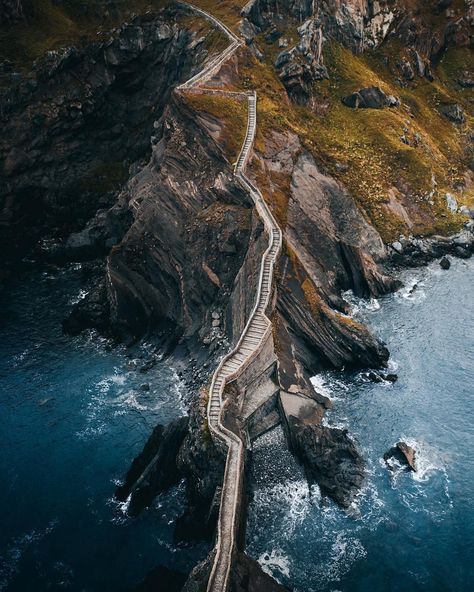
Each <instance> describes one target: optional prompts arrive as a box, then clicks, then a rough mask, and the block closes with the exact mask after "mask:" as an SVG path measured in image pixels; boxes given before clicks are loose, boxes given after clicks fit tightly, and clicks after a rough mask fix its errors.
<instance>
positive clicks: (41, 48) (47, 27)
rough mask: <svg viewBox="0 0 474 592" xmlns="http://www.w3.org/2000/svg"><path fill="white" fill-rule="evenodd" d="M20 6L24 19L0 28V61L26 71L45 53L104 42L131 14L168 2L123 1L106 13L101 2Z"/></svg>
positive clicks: (37, 0) (35, 0) (28, 0)
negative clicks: (62, 48) (109, 33)
mask: <svg viewBox="0 0 474 592" xmlns="http://www.w3.org/2000/svg"><path fill="white" fill-rule="evenodd" d="M22 4H23V9H24V10H23V11H24V18H23V19H22V20H20V21H18V22H17V23H16V24H14V25H2V26H1V27H0V58H1V59H8V60H10V61H11V62H13V63H14V64H15V65H16V67H17V68H20V69H21V70H25V69H28V68H29V67H30V66H31V63H32V62H33V61H34V60H35V59H37V58H39V57H40V56H42V55H43V54H44V53H45V52H47V51H50V50H53V49H58V48H60V47H64V46H68V45H72V44H76V43H78V42H80V41H82V40H95V41H97V40H100V39H104V38H105V37H106V35H107V31H109V30H110V29H111V28H112V27H114V26H117V25H119V24H121V23H123V22H124V21H125V20H127V19H128V18H130V17H131V16H132V15H133V14H142V13H145V12H147V11H149V10H156V9H159V8H163V7H165V6H166V5H168V4H169V0H131V1H129V2H126V1H125V0H122V1H117V3H116V6H115V7H114V8H110V7H109V9H107V7H105V6H104V4H103V2H101V0H64V1H62V2H60V3H59V2H58V3H57V2H54V0H23V3H22Z"/></svg>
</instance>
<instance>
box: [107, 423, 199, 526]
mask: <svg viewBox="0 0 474 592" xmlns="http://www.w3.org/2000/svg"><path fill="white" fill-rule="evenodd" d="M187 431H188V418H187V417H180V418H178V419H176V420H174V421H172V422H171V423H170V424H168V425H167V426H166V427H163V426H161V425H158V426H156V428H155V429H154V430H153V433H152V434H151V436H150V438H149V439H148V441H147V443H146V444H145V447H144V449H143V451H142V452H141V453H140V454H139V455H138V456H137V458H136V459H135V460H134V461H133V463H132V466H131V467H130V469H129V471H128V472H127V475H126V478H125V482H124V484H123V485H120V486H119V487H118V488H117V489H116V492H115V496H116V498H117V499H118V500H120V501H122V502H123V501H125V500H126V499H127V498H128V497H129V496H131V498H130V504H129V506H128V512H129V514H130V515H131V516H136V515H138V514H139V513H140V512H141V511H142V510H143V509H144V508H145V507H147V506H148V505H150V503H151V502H152V501H153V499H154V498H155V497H156V496H157V495H158V494H159V493H161V492H163V491H166V490H167V489H168V488H169V487H171V486H172V485H175V484H177V483H178V482H179V481H180V479H181V473H180V471H179V469H178V466H177V463H176V457H177V455H178V451H179V449H180V447H181V444H182V443H183V440H184V437H185V435H186V433H187ZM145 469H146V470H147V473H146V474H145V475H144V471H145ZM143 475H144V476H143ZM139 480H140V481H139Z"/></svg>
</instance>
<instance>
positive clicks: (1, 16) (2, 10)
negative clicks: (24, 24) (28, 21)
mask: <svg viewBox="0 0 474 592" xmlns="http://www.w3.org/2000/svg"><path fill="white" fill-rule="evenodd" d="M22 15H23V6H22V0H0V25H3V24H4V23H12V22H14V21H17V20H18V19H19V18H21V17H22Z"/></svg>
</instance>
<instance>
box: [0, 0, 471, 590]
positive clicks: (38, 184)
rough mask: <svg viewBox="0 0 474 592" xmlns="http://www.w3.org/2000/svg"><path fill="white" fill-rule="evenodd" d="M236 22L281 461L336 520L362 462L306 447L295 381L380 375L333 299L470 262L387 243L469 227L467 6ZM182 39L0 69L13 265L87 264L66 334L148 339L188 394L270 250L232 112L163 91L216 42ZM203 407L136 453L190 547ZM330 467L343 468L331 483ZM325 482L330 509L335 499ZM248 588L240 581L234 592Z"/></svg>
mask: <svg viewBox="0 0 474 592" xmlns="http://www.w3.org/2000/svg"><path fill="white" fill-rule="evenodd" d="M6 1H7V0H4V3H5V2H6ZM428 4H429V6H428ZM225 7H226V4H225V3H222V6H221V7H220V8H219V10H220V11H221V12H225ZM234 9H235V6H233V8H232V18H233V17H234V16H235V10H234ZM244 17H245V20H244V22H243V24H242V27H241V28H242V31H243V34H245V36H246V39H247V42H248V46H249V47H247V48H244V49H242V51H241V52H240V53H239V54H238V55H237V56H236V57H235V59H233V61H232V63H231V64H230V65H227V66H226V67H225V69H224V70H223V72H221V74H220V78H218V79H217V80H214V81H213V82H211V84H215V85H216V86H217V87H221V86H226V87H228V88H232V89H233V90H243V89H245V90H247V89H248V88H252V89H253V88H256V89H257V90H258V96H259V103H258V121H259V127H258V137H257V142H256V145H255V151H254V155H253V158H252V162H251V165H250V172H249V175H250V176H251V177H252V178H253V180H254V182H255V183H256V184H257V185H258V186H259V188H260V189H261V191H262V193H263V195H264V198H265V199H266V200H267V203H268V204H269V205H270V207H271V208H272V210H273V212H274V215H275V217H276V218H277V220H278V223H279V225H280V227H281V228H282V230H283V235H284V245H283V252H282V255H281V257H280V260H279V263H278V268H277V270H276V281H275V288H276V292H275V295H274V298H273V302H272V304H273V306H272V310H271V311H270V312H271V313H272V322H273V340H274V343H275V350H276V354H277V356H278V362H279V364H278V371H277V373H276V375H277V376H276V378H275V380H277V381H279V386H280V387H281V389H282V391H284V392H285V393H286V394H288V395H289V396H290V397H291V396H293V395H294V399H291V398H290V399H288V401H290V403H289V405H288V409H290V411H288V419H289V421H288V425H289V426H290V429H292V430H293V434H292V435H290V438H289V440H290V442H291V440H293V444H292V445H293V448H294V450H295V452H297V453H299V454H300V456H301V457H303V460H304V461H305V462H306V463H307V464H309V465H310V469H311V470H312V471H313V473H314V474H317V473H321V470H320V468H321V465H324V466H325V467H326V468H327V467H329V468H330V470H328V471H327V472H326V473H325V474H324V484H323V485H322V487H323V486H324V488H325V491H326V492H328V495H332V497H333V498H334V499H336V500H337V501H338V502H339V503H343V505H347V504H348V503H349V501H350V500H351V499H352V496H353V493H354V490H355V489H356V488H357V487H358V486H360V483H361V481H362V479H363V462H362V460H361V459H360V456H359V455H358V453H357V451H356V449H355V447H354V446H353V444H352V442H351V441H350V439H349V437H348V436H347V434H346V433H339V432H340V431H332V432H331V430H330V429H322V428H321V425H320V424H321V419H322V416H323V414H324V411H325V409H326V408H327V406H328V405H329V403H328V401H326V400H325V399H324V397H321V396H320V395H318V394H317V393H315V392H314V391H313V389H312V387H311V385H310V382H309V377H310V376H311V375H314V374H315V373H316V372H318V371H320V370H322V369H324V368H343V367H345V368H347V367H366V366H369V367H377V366H383V365H385V364H386V362H387V359H388V355H389V354H388V351H387V349H386V348H385V346H384V345H383V344H382V343H380V341H379V340H377V339H376V338H375V337H374V336H373V335H371V334H370V332H369V331H368V330H367V329H366V328H365V327H363V326H361V325H360V324H359V323H357V322H355V321H354V320H352V319H351V318H350V317H348V316H347V314H346V313H347V312H348V310H347V306H346V303H345V301H344V299H343V292H344V291H345V290H349V289H351V290H353V291H354V293H355V294H357V295H359V296H363V297H370V296H380V295H382V294H384V293H387V292H388V291H391V290H394V289H396V287H397V285H398V283H397V282H396V281H394V280H393V278H391V277H390V274H389V268H390V264H391V263H393V262H394V261H395V262H397V261H398V262H399V263H403V262H404V261H406V259H404V253H405V254H408V256H409V257H412V255H413V253H415V255H416V254H417V253H421V256H420V257H419V258H418V260H419V261H421V262H425V261H426V260H427V258H429V257H430V256H431V255H432V254H433V256H434V255H436V254H437V253H439V252H441V251H442V252H445V251H447V250H449V249H451V250H452V252H455V253H456V254H462V256H469V253H470V249H471V248H472V241H469V240H467V239H466V238H465V237H464V236H463V237H460V238H459V239H458V242H456V243H454V244H453V245H451V246H450V247H449V248H448V247H447V246H446V249H445V250H443V249H444V247H443V249H441V251H439V249H436V248H433V249H431V247H429V246H427V244H428V243H427V242H426V241H419V242H415V241H414V240H411V239H407V238H403V239H401V238H399V235H400V234H401V233H403V234H405V235H408V234H412V233H413V234H434V233H437V232H441V233H444V234H446V233H449V232H452V231H454V230H456V229H459V228H461V227H462V225H463V224H464V223H465V222H467V218H466V216H465V215H464V213H465V212H464V211H463V212H464V213H463V212H461V213H460V212H458V211H457V205H456V207H455V208H454V209H453V208H451V210H449V209H448V208H447V207H446V193H448V192H449V194H450V195H451V197H452V199H455V197H454V196H456V199H457V200H458V202H457V203H458V204H461V203H463V204H465V205H466V206H470V205H472V204H471V202H470V201H469V200H470V199H472V186H473V180H474V177H473V175H472V168H473V163H474V160H473V157H474V154H473V152H472V134H473V131H472V122H473V115H472V104H473V103H472V101H473V98H472V87H473V84H472V78H473V73H472V67H471V66H470V65H469V63H470V62H468V61H467V60H466V56H467V55H468V54H467V53H466V52H467V51H468V46H469V44H470V43H471V42H472V39H471V37H470V35H471V33H470V32H469V25H470V23H472V21H471V19H472V3H463V2H461V1H453V2H445V1H443V2H431V3H423V2H416V1H415V2H413V1H410V2H408V0H407V1H406V2H405V0H399V1H396V0H387V1H383V2H372V1H371V0H347V1H343V0H329V1H327V2H312V1H308V0H291V1H288V2H280V1H273V0H270V1H263V0H255V1H254V2H252V3H249V4H248V5H247V7H246V9H245V13H244ZM195 21H196V19H194V20H193V21H192V22H190V20H189V19H188V20H186V19H182V18H181V17H180V16H179V15H178V14H177V13H176V12H175V11H173V10H171V11H167V12H165V13H161V14H160V15H158V16H157V15H156V14H153V13H150V14H149V15H148V16H141V17H137V18H136V19H134V20H133V21H132V22H130V23H128V24H126V25H123V26H122V27H120V28H118V29H117V30H115V31H114V32H113V34H111V36H110V38H109V39H107V40H106V41H100V42H96V43H91V44H88V45H87V44H85V45H79V46H77V47H69V48H67V49H63V50H57V51H52V52H50V53H48V54H47V55H46V56H45V57H44V58H43V59H41V60H39V61H38V62H36V64H35V68H34V71H33V72H32V73H31V75H29V76H26V77H24V78H23V79H21V80H20V81H19V82H18V81H17V76H16V75H14V73H13V74H12V73H11V72H8V70H9V66H8V64H6V65H5V63H3V66H2V68H3V69H1V71H0V74H2V76H3V74H4V72H5V71H7V72H6V76H7V81H9V83H10V87H9V88H8V89H6V90H5V89H3V90H2V94H1V103H0V117H1V123H2V125H3V134H2V138H1V139H0V157H1V159H2V161H1V167H2V168H1V171H2V173H1V174H2V179H1V180H2V184H1V185H0V208H1V218H0V224H1V225H2V226H1V231H2V232H1V237H2V239H1V240H2V242H1V245H2V253H3V257H4V261H5V263H9V264H10V265H11V264H12V263H14V262H15V261H18V260H19V259H20V258H21V257H22V256H24V255H25V254H26V253H29V252H31V250H32V249H33V248H34V247H35V245H36V244H37V243H38V241H40V244H39V246H37V247H36V248H35V250H34V253H35V255H36V256H41V257H43V258H46V259H47V260H50V261H55V262H64V261H74V260H81V261H82V260H85V259H94V258H99V259H100V264H99V265H98V268H99V270H100V271H99V273H98V279H97V282H96V284H95V287H94V288H93V289H92V290H91V291H90V293H89V294H88V296H87V297H86V298H85V299H84V300H82V301H81V302H80V303H79V304H78V305H77V306H76V308H75V310H74V311H73V313H72V315H71V317H70V318H69V319H68V320H67V322H66V324H65V328H66V329H67V330H69V331H71V332H74V333H75V332H79V331H81V330H82V329H84V328H85V327H96V328H98V329H99V330H101V331H104V332H106V333H108V334H112V335H114V336H115V337H116V338H118V339H121V340H124V341H131V340H134V339H138V338H141V337H143V336H145V335H147V336H152V337H153V338H156V339H157V340H158V342H159V344H160V346H161V347H162V348H163V351H165V352H166V353H170V352H173V351H175V352H176V351H177V352H181V353H182V351H185V352H186V353H187V355H192V356H193V357H199V359H200V361H201V362H202V365H203V368H204V365H206V367H207V370H201V369H199V371H196V372H194V374H193V376H192V388H193V390H194V391H197V390H198V387H199V386H201V384H202V383H205V382H206V381H208V380H209V372H210V370H212V369H213V368H214V367H215V361H216V359H217V356H218V355H219V354H220V353H222V352H223V351H224V350H226V349H228V348H229V347H230V345H231V344H232V343H235V342H236V340H237V339H238V337H239V335H240V333H241V331H242V328H243V326H244V325H245V322H246V319H247V318H248V315H249V313H250V311H251V308H252V306H253V303H254V298H255V291H256V285H257V277H258V273H259V265H260V258H261V255H262V252H263V251H264V249H265V248H266V245H267V238H266V237H265V234H264V232H263V226H262V223H261V221H260V220H259V218H258V216H257V215H256V213H255V211H254V208H253V203H252V201H251V199H250V197H249V196H248V195H247V194H246V192H245V191H244V190H243V189H242V187H240V186H239V184H238V182H237V181H236V180H235V178H234V176H233V174H232V163H233V162H234V160H235V158H236V156H237V153H238V151H239V148H240V146H241V143H242V140H243V134H244V131H245V126H246V117H247V114H246V109H245V106H243V105H242V104H239V103H237V102H232V101H230V102H229V101H227V100H226V99H224V98H222V97H220V98H219V97H218V96H212V97H209V96H199V95H183V94H181V93H179V91H178V92H174V93H173V88H174V87H176V86H177V85H178V84H179V82H180V81H183V80H185V79H187V78H188V77H189V76H190V75H191V73H192V72H194V71H196V70H198V68H199V64H201V63H202V62H203V60H204V59H205V58H206V57H207V56H208V53H209V51H218V50H219V48H220V47H221V45H220V44H222V39H217V40H216V39H215V37H216V35H215V34H214V35H212V34H210V31H209V29H208V28H207V26H206V27H204V29H200V28H199V27H197V25H196V22H195ZM217 37H219V36H218V35H217ZM374 48H376V49H377V52H374V51H373V49H374ZM8 77H9V78H8ZM3 80H4V79H3V78H2V81H3ZM374 97H375V98H376V99H377V100H378V99H380V100H378V102H377V100H373V99H374ZM361 101H364V102H363V103H362V102H361ZM353 107H354V108H353ZM150 139H151V142H150ZM470 196H471V197H470ZM449 203H452V201H451V202H449ZM455 210H456V211H455ZM471 228H472V223H471ZM390 243H393V246H391V245H390ZM450 252H451V251H450ZM415 258H416V257H415V256H414V255H413V259H410V261H412V260H415ZM209 361H211V362H212V363H210V364H209ZM186 363H187V361H186ZM238 396H239V394H237V395H236V397H238ZM296 398H299V400H300V401H302V402H301V405H300V406H299V405H296V407H301V408H302V409H303V408H304V409H306V410H307V409H308V407H310V408H311V413H310V414H309V416H308V417H305V418H304V421H301V418H300V417H299V416H298V413H297V412H295V415H293V416H291V407H292V406H295V404H294V400H296ZM308 401H311V403H308ZM205 404H206V401H205V393H201V396H200V398H199V399H196V402H195V404H194V405H193V407H192V409H191V412H190V419H189V423H188V424H187V425H185V423H186V422H183V423H182V425H179V426H178V427H176V426H175V428H176V429H170V430H169V432H164V431H162V430H161V429H160V430H158V431H157V432H156V433H155V434H154V436H153V437H152V439H151V441H150V446H149V447H148V449H146V450H145V452H146V455H148V456H146V455H145V456H146V458H147V459H148V457H151V458H152V457H153V454H154V452H155V449H156V447H157V446H158V447H159V446H161V447H162V449H163V450H162V452H163V455H165V456H164V458H165V459H166V463H167V466H170V467H171V469H170V470H171V473H170V474H171V476H172V481H173V482H176V481H177V480H179V479H180V478H181V477H183V476H184V477H186V479H187V481H188V484H189V490H188V492H189V502H190V504H189V505H190V509H189V512H188V513H187V514H186V516H185V517H184V518H183V520H182V521H181V522H180V526H179V528H180V529H181V532H182V533H183V534H185V533H186V532H189V529H192V530H196V524H197V521H198V519H197V518H196V517H201V516H205V517H206V526H208V527H209V528H207V529H206V533H205V534H207V535H209V534H210V531H212V523H213V519H214V518H215V510H216V508H217V502H218V485H219V483H220V482H221V477H222V470H223V458H222V455H221V454H220V453H219V452H218V451H217V449H215V448H214V447H213V445H212V442H211V441H210V435H209V430H208V428H207V424H206V413H205ZM282 407H284V405H282ZM282 413H283V414H285V413H286V411H285V409H284V408H283V409H282ZM230 419H231V420H232V419H235V418H232V417H231V418H230ZM178 428H179V429H178ZM165 433H167V434H168V436H166V437H169V438H170V440H169V441H170V442H172V444H173V454H171V455H170V454H169V450H168V449H167V447H166V437H165V435H164V434H165ZM163 442H165V444H163ZM340 447H343V448H345V449H346V450H347V451H348V452H349V455H350V458H351V459H353V461H354V463H353V464H354V466H353V467H349V468H350V469H351V470H348V472H347V473H344V474H343V475H342V476H341V474H340V472H338V471H339V468H340V467H339V466H338V449H339V448H340ZM309 448H311V449H312V451H314V454H312V453H311V450H309ZM171 457H172V458H171ZM142 460H143V459H142ZM144 464H146V463H145V461H144V460H143V463H142V464H140V463H138V465H137V466H136V467H135V469H137V470H138V469H140V468H141V467H142V466H144ZM137 467H138V468H137ZM346 468H347V467H346ZM352 469H353V470H352ZM344 475H345V476H346V477H347V481H348V485H347V487H346V489H345V490H344V491H343V492H341V491H340V490H338V489H337V488H336V489H335V488H334V487H333V485H334V482H338V481H340V480H341V479H344V478H345V476H344ZM150 482H151V485H152V487H151V490H147V491H145V492H143V498H142V499H145V500H147V501H149V500H150V499H151V497H152V496H153V495H154V493H156V491H157V490H158V491H160V490H161V489H160V488H161V487H163V486H164V485H163V475H162V472H161V473H160V470H159V467H157V471H155V473H154V476H153V478H152V479H151V480H150ZM165 484H168V483H167V482H166V483H165ZM154 487H155V489H153V488H154ZM125 497H126V496H125ZM254 568H255V566H253V565H241V566H240V568H239V571H238V572H237V574H236V578H237V580H236V582H235V586H236V589H241V587H242V586H243V584H242V581H244V580H245V578H246V577H247V575H246V574H247V572H254V571H255V570H254ZM267 584H268V585H269V586H270V584H269V583H268V582H267ZM269 589H273V588H271V587H270V588H269ZM275 589H277V588H275Z"/></svg>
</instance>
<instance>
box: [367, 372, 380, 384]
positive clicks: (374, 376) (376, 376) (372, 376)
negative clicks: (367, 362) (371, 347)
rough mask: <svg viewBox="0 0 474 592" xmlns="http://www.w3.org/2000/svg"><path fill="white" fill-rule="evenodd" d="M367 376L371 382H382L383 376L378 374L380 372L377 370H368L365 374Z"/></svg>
mask: <svg viewBox="0 0 474 592" xmlns="http://www.w3.org/2000/svg"><path fill="white" fill-rule="evenodd" d="M367 378H368V379H369V380H370V381H371V382H376V383H380V382H383V378H382V377H381V376H380V374H379V373H378V372H369V373H368V374H367Z"/></svg>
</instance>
